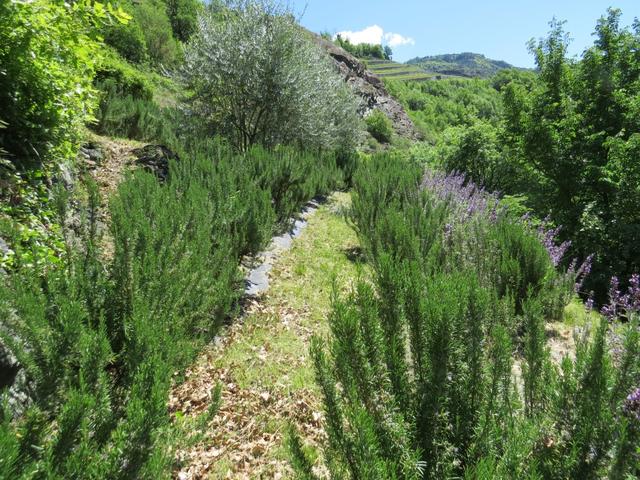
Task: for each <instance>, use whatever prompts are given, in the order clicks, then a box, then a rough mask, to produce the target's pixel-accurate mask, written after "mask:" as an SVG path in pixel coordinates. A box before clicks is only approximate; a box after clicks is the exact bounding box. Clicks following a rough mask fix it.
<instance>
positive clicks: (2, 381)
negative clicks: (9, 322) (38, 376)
mask: <svg viewBox="0 0 640 480" xmlns="http://www.w3.org/2000/svg"><path fill="white" fill-rule="evenodd" d="M14 340H15V338H14ZM5 389H6V390H5ZM3 390H4V391H5V394H6V400H7V404H8V407H9V411H10V412H11V413H12V415H13V416H14V417H18V416H20V415H22V413H23V412H24V411H25V409H26V408H27V406H28V405H29V404H30V403H31V401H32V398H31V385H30V384H29V381H28V380H27V375H26V373H25V371H24V369H23V368H22V366H21V365H20V363H19V362H18V359H17V358H16V357H15V355H14V354H13V352H11V350H10V349H9V348H8V347H7V345H5V343H4V342H3V341H2V340H1V339H0V391H3Z"/></svg>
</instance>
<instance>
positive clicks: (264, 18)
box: [183, 0, 360, 151]
mask: <svg viewBox="0 0 640 480" xmlns="http://www.w3.org/2000/svg"><path fill="white" fill-rule="evenodd" d="M185 55H186V62H185V67H184V69H183V74H184V77H185V79H186V80H187V82H188V85H189V88H190V89H192V90H193V92H194V94H195V95H194V97H193V100H192V102H191V105H190V108H191V110H192V111H193V112H194V113H195V114H197V115H199V116H200V117H201V118H202V119H203V121H204V122H206V123H207V124H208V126H209V127H210V129H211V130H212V131H213V132H215V133H218V134H222V135H225V136H227V137H228V138H230V139H231V140H232V142H233V144H234V145H235V146H236V148H238V149H239V150H241V151H247V150H248V149H249V148H250V147H251V146H252V145H254V144H262V145H264V146H266V147H274V146H276V145H294V146H298V147H300V148H304V149H346V150H350V149H353V148H354V146H355V145H357V142H358V140H359V139H358V136H359V135H358V133H359V128H360V122H359V118H358V115H357V106H358V105H357V101H356V99H355V96H354V95H353V93H352V92H351V91H350V90H349V88H348V87H347V86H346V84H345V83H344V82H343V80H342V78H341V77H340V76H339V75H338V74H337V73H336V71H335V68H334V66H333V65H332V64H331V61H330V60H329V58H328V57H327V55H326V53H325V52H323V51H322V50H321V49H320V47H319V46H318V45H316V44H314V43H313V42H312V39H311V38H310V37H309V35H308V34H307V33H306V32H305V31H304V30H303V29H302V28H301V27H300V26H299V25H298V24H297V23H296V21H295V18H294V16H293V15H290V14H289V12H288V11H286V10H283V9H281V8H280V7H277V6H276V4H275V3H273V2H270V1H269V0H265V1H262V0H242V1H238V2H236V1H229V2H222V3H217V4H215V5H214V7H212V8H211V9H209V10H207V11H206V12H205V13H203V14H202V16H201V19H200V22H199V28H198V31H197V33H196V34H195V35H194V36H193V37H192V39H191V41H190V43H189V44H188V46H187V48H186V53H185Z"/></svg>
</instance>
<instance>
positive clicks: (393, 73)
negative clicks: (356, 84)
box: [366, 59, 435, 82]
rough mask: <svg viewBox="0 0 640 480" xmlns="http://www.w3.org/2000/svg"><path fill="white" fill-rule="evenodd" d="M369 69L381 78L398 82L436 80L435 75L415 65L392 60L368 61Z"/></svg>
mask: <svg viewBox="0 0 640 480" xmlns="http://www.w3.org/2000/svg"><path fill="white" fill-rule="evenodd" d="M366 63H367V68H368V69H369V71H370V72H372V73H375V74H376V75H377V76H379V77H380V78H394V79H396V80H412V81H416V82H421V81H425V80H435V75H434V74H430V73H425V72H424V71H422V70H421V69H420V68H418V67H416V66H414V65H406V64H404V63H397V62H393V61H391V60H375V59H372V60H367V62H366Z"/></svg>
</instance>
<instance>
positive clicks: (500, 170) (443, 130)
mask: <svg viewBox="0 0 640 480" xmlns="http://www.w3.org/2000/svg"><path fill="white" fill-rule="evenodd" d="M621 19H622V13H621V12H620V10H616V9H609V10H608V11H607V12H606V14H605V15H604V16H602V17H601V18H600V19H599V20H598V22H597V24H596V27H595V31H594V33H593V36H594V42H593V45H592V46H589V47H588V48H587V49H586V50H585V51H584V52H583V53H582V55H581V56H580V58H572V57H570V56H569V55H568V54H567V51H568V48H569V43H570V39H569V34H568V33H567V32H566V31H565V30H564V25H563V23H562V22H558V21H554V22H552V23H551V30H550V32H549V34H548V36H547V37H546V38H543V39H540V40H539V41H533V40H532V41H531V42H530V44H529V50H530V52H531V54H532V56H533V57H534V60H535V64H536V70H535V71H519V70H504V71H502V72H500V73H499V74H497V75H496V76H495V77H493V78H492V79H490V80H470V81H465V80H455V81H453V80H449V81H442V82H424V83H421V84H411V83H407V84H404V83H401V82H389V89H390V91H391V92H392V93H393V94H394V95H396V96H397V97H398V98H399V99H400V100H401V101H402V103H403V105H404V106H405V108H407V110H408V112H409V115H410V116H411V118H412V119H413V120H414V122H415V123H416V125H417V126H418V127H420V128H422V129H423V131H424V133H425V139H426V140H427V141H429V142H431V143H433V144H435V148H433V149H431V151H430V154H429V156H428V160H429V161H430V162H431V163H432V164H436V165H438V166H439V167H440V168H444V169H446V170H447V171H462V172H464V173H465V174H466V175H467V176H468V177H469V178H471V179H472V180H473V181H475V182H476V183H478V184H481V185H484V186H485V187H486V188H489V189H492V190H499V191H500V192H501V193H502V194H503V195H510V196H512V197H513V198H514V200H515V201H517V202H518V203H520V204H521V205H522V206H524V207H526V208H529V209H531V211H532V212H533V213H534V214H535V215H536V216H538V217H539V218H545V217H547V216H549V219H550V221H552V222H553V223H554V224H555V225H556V226H560V225H561V226H562V231H561V232H560V233H559V235H560V237H561V238H562V239H563V240H569V241H571V242H572V244H571V247H570V251H571V254H572V256H578V257H581V258H585V257H587V256H588V255H591V254H593V255H594V258H593V259H594V261H593V271H592V272H591V275H590V276H589V278H588V279H587V280H586V282H585V285H584V291H583V292H582V293H583V296H584V297H587V296H588V295H589V294H590V292H591V291H593V295H594V297H595V299H596V301H597V302H598V303H599V304H604V303H605V302H606V298H607V289H608V284H609V279H610V278H611V276H613V275H618V276H620V278H621V281H622V284H623V285H627V282H628V280H629V278H630V276H631V275H632V274H633V273H634V272H636V271H637V270H638V269H639V268H640V264H639V263H638V259H639V258H640V251H639V250H638V242H637V241H636V238H637V237H638V232H639V231H640V230H639V228H640V227H639V226H640V217H638V212H640V196H639V190H638V188H637V185H638V183H639V182H638V179H639V178H640V177H639V172H640V170H639V169H638V162H637V158H638V152H639V149H638V148H639V145H640V143H639V142H640V140H639V139H640V124H639V123H638V119H639V118H640V115H638V112H639V110H638V106H639V105H640V104H639V103H638V92H640V90H639V88H640V83H639V82H638V75H639V72H640V62H639V61H638V55H637V51H638V46H639V45H640V23H639V22H638V19H635V21H634V22H633V23H632V24H631V25H630V26H628V27H625V26H623V25H622V23H621Z"/></svg>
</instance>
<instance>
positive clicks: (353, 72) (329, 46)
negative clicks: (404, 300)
mask: <svg viewBox="0 0 640 480" xmlns="http://www.w3.org/2000/svg"><path fill="white" fill-rule="evenodd" d="M315 37H316V39H317V41H318V43H319V45H320V46H322V48H324V49H325V50H326V51H327V53H328V54H329V55H330V56H331V58H332V59H333V61H334V62H335V63H336V66H337V68H338V69H339V71H340V73H341V74H342V75H343V77H344V79H345V81H346V82H347V83H348V84H350V85H352V86H353V88H354V91H355V92H356V93H357V94H358V95H359V96H360V97H362V99H363V107H362V112H361V113H362V115H363V116H366V115H367V114H368V113H369V112H370V111H371V110H374V109H377V110H380V111H382V112H383V113H384V114H385V115H386V116H387V117H389V119H390V120H391V122H392V123H393V127H394V129H395V131H396V133H397V134H398V135H399V136H400V137H403V138H408V139H411V140H417V139H419V138H420V135H419V133H418V131H417V129H416V128H415V126H414V124H413V122H412V121H411V119H410V118H409V115H407V112H406V111H405V110H404V108H403V107H402V105H400V103H399V102H398V101H397V100H395V99H394V98H393V97H392V96H391V95H390V94H389V92H387V89H386V88H385V86H384V83H383V82H382V80H381V79H380V77H378V76H377V75H374V74H373V73H371V72H370V71H369V70H367V68H366V66H365V65H364V64H363V63H362V62H361V61H360V60H358V59H357V58H356V57H354V56H353V55H351V54H350V53H349V52H347V51H346V50H344V49H342V48H340V47H338V46H337V45H335V44H334V43H333V42H330V41H328V40H325V39H323V38H321V37H320V36H318V35H316V36H315Z"/></svg>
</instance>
